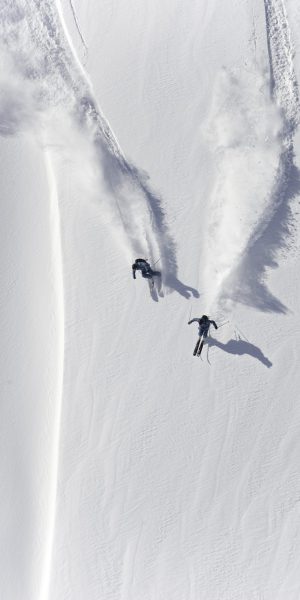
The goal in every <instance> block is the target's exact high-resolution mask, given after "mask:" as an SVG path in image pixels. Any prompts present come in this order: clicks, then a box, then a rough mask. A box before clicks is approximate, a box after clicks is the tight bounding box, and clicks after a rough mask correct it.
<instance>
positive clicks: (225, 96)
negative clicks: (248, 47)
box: [205, 0, 300, 312]
mask: <svg viewBox="0 0 300 600" xmlns="http://www.w3.org/2000/svg"><path fill="white" fill-rule="evenodd" d="M265 10H266V26H267V47H268V55H269V68H266V69H265V70H264V71H259V70H258V66H257V63H253V64H252V65H250V66H248V67H247V68H245V69H244V70H243V71H240V70H237V71H231V72H228V71H226V70H224V71H223V72H222V73H221V75H220V76H219V78H218V80H217V83H216V88H215V95H214V102H213V107H212V111H211V114H210V119H209V121H210V123H209V127H208V130H209V140H210V147H211V150H212V152H213V153H214V155H215V159H216V184H215V187H214V190H213V193H212V196H211V210H210V212H211V214H212V218H211V219H210V222H209V224H208V243H207V260H206V264H207V273H208V274H209V272H211V269H213V272H214V277H213V278H212V277H211V275H207V279H206V282H205V287H206V289H208V290H209V291H210V298H211V302H212V303H213V302H215V301H217V299H218V300H220V301H221V302H222V303H223V305H224V301H226V299H227V300H228V299H229V300H234V301H238V302H243V303H245V304H249V305H251V306H255V307H257V308H259V309H260V310H265V311H277V312H284V311H285V310H286V309H285V307H284V305H283V304H282V303H281V302H280V300H278V299H277V298H275V297H273V296H272V294H271V293H270V292H269V290H268V289H267V286H266V283H265V272H266V268H267V267H274V266H276V257H277V255H278V251H279V249H280V248H282V247H286V246H288V244H289V238H290V234H291V228H292V213H291V207H290V201H291V200H292V199H293V198H294V197H295V195H296V194H297V193H299V189H300V185H299V174H298V170H297V169H296V167H295V165H294V163H293V136H294V134H295V131H296V128H297V124H298V120H299V97H298V87H297V82H296V78H295V73H294V70H293V62H292V46H291V42H290V35H289V28H288V23H287V18H286V13H285V10H284V6H283V4H282V2H281V0H274V1H269V0H267V1H266V2H265Z"/></svg>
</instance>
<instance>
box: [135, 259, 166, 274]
mask: <svg viewBox="0 0 300 600" xmlns="http://www.w3.org/2000/svg"><path fill="white" fill-rule="evenodd" d="M136 271H141V274H142V277H144V278H145V279H153V277H155V276H156V277H160V275H161V274H160V272H159V271H153V270H152V269H151V267H150V265H149V263H148V262H147V260H145V259H144V258H136V259H135V261H134V263H133V265H132V275H133V279H136V276H135V273H136Z"/></svg>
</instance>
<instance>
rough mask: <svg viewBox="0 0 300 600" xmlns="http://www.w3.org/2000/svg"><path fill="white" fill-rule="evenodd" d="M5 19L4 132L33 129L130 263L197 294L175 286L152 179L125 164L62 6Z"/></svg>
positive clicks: (44, 5)
mask: <svg viewBox="0 0 300 600" xmlns="http://www.w3.org/2000/svg"><path fill="white" fill-rule="evenodd" d="M0 19H1V29H2V35H1V39H2V46H1V55H2V61H3V68H2V75H1V79H2V82H1V83H2V86H1V87H2V93H1V98H0V127H1V133H2V134H3V135H11V134H14V133H16V132H20V131H22V130H23V131H24V130H26V131H27V132H28V131H33V132H34V133H35V134H36V135H37V136H38V138H39V139H40V141H41V143H42V144H43V145H44V147H45V148H47V149H48V151H49V156H50V158H51V160H53V161H54V165H55V164H57V163H59V162H62V161H67V162H68V164H69V165H70V168H71V170H72V173H73V181H72V185H74V188H75V189H77V190H78V189H80V190H81V191H82V195H83V197H84V198H85V199H86V200H87V201H92V202H95V203H97V204H98V206H99V207H100V209H101V212H102V216H103V219H104V220H105V221H106V222H107V223H108V224H109V225H110V227H111V229H112V230H113V231H114V233H115V234H116V237H117V239H118V242H119V243H120V244H121V246H122V248H123V252H124V253H125V254H126V255H127V258H128V261H131V260H132V258H133V257H135V256H137V255H141V256H145V257H147V258H149V259H150V261H154V262H155V261H157V260H158V259H160V268H161V269H162V271H163V273H164V274H166V275H164V282H165V284H166V285H167V286H168V287H169V288H175V289H177V291H179V292H180V293H182V294H183V295H185V296H187V297H188V296H189V294H190V293H193V294H194V295H197V292H196V290H193V289H192V288H188V287H187V286H184V285H183V284H181V283H180V282H179V281H178V280H177V277H176V273H177V264H176V254H175V245H174V242H173V240H172V238H171V236H170V234H169V232H168V227H167V223H166V218H165V214H164V210H163V208H162V204H161V201H160V198H159V197H158V195H157V194H155V193H154V192H153V190H151V188H150V187H149V185H148V183H147V181H146V176H145V175H144V174H143V173H141V172H139V170H138V169H136V168H135V167H134V166H132V165H131V164H129V163H128V161H126V159H125V158H124V156H123V154H122V151H121V149H120V147H119V145H118V142H117V140H116V138H115V137H114V135H113V133H112V131H111V129H110V127H109V125H108V123H107V121H106V120H105V118H104V117H103V115H102V114H101V111H100V110H99V108H98V106H97V104H96V101H95V100H94V98H93V94H92V90H91V86H90V84H89V82H88V80H87V77H86V75H85V73H84V72H83V69H82V67H81V65H80V63H79V61H78V60H77V58H76V54H75V51H74V49H73V48H72V45H71V42H70V39H69V38H68V33H67V31H66V28H65V25H64V22H63V18H62V12H61V10H60V6H59V4H57V6H55V4H54V3H53V2H50V1H47V0H46V1H45V2H39V1H38V0H31V1H30V2H24V1H22V0H19V1H18V2H15V3H13V4H12V3H10V2H7V3H6V5H5V6H4V7H3V8H2V10H1V16H0ZM12 81H13V82H14V83H13V84H12V83H11V82H12ZM58 193H59V190H58Z"/></svg>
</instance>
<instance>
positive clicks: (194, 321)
mask: <svg viewBox="0 0 300 600" xmlns="http://www.w3.org/2000/svg"><path fill="white" fill-rule="evenodd" d="M191 323H199V319H197V318H195V319H192V320H191V321H189V322H188V325H190V324H191Z"/></svg>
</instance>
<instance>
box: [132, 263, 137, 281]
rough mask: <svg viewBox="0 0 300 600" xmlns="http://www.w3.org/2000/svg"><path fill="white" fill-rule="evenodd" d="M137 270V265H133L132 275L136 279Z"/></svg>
mask: <svg viewBox="0 0 300 600" xmlns="http://www.w3.org/2000/svg"><path fill="white" fill-rule="evenodd" d="M135 271H136V266H135V265H132V275H133V279H135V278H136V277H135Z"/></svg>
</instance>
